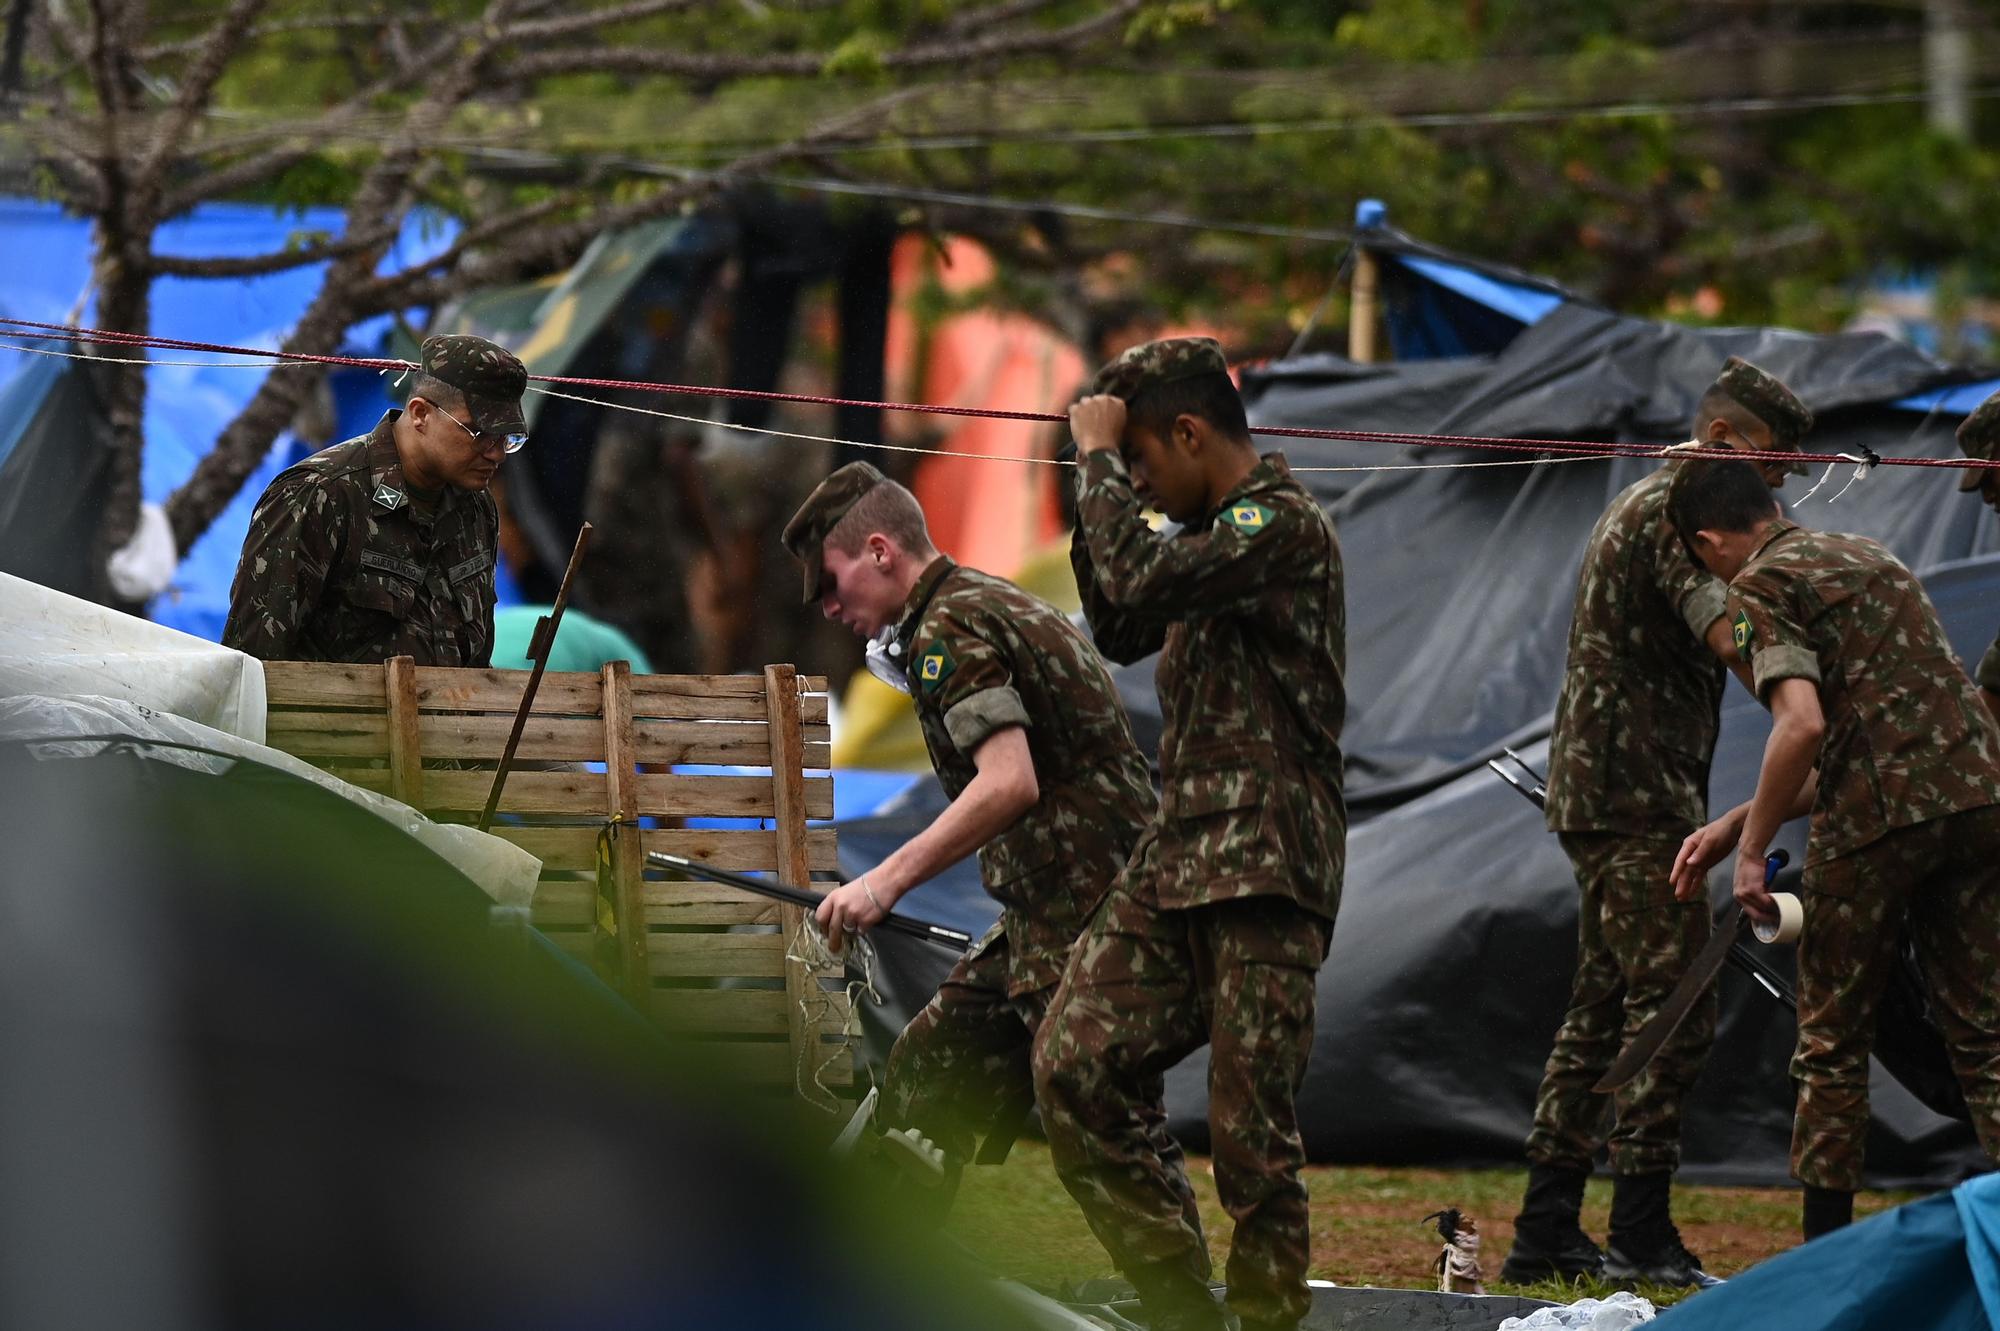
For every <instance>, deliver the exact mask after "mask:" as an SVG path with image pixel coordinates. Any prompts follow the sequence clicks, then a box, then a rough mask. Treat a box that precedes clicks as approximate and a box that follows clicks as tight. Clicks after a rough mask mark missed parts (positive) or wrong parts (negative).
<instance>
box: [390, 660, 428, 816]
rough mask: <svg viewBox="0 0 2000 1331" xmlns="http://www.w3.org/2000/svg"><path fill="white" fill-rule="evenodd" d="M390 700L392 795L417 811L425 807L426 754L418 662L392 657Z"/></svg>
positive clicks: (391, 796)
mask: <svg viewBox="0 0 2000 1331" xmlns="http://www.w3.org/2000/svg"><path fill="white" fill-rule="evenodd" d="M382 670H383V674H384V675H385V676H386V677H387V684H386V687H385V691H386V693H387V694H388V698H389V711H388V719H387V725H388V734H389V795H390V798H392V799H399V800H401V801H402V802H403V803H405V804H407V805H409V806H410V807H411V808H413V809H421V808H423V807H424V750H423V743H422V740H421V738H420V737H419V735H418V732H417V662H416V659H415V658H414V657H409V656H392V657H390V658H389V659H388V661H387V662H385V663H384V664H383V667H382Z"/></svg>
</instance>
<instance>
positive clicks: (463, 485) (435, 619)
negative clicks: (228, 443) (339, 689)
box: [222, 335, 528, 666]
mask: <svg viewBox="0 0 2000 1331" xmlns="http://www.w3.org/2000/svg"><path fill="white" fill-rule="evenodd" d="M527 385H528V372H527V370H526V369H525V368H524V367H523V366H522V364H521V362H520V361H518V360H516V359H515V358H514V356H513V355H512V354H511V353H510V352H508V351H507V350H506V349H505V348H503V347H499V346H496V345H495V344H493V343H491V342H488V341H487V340H486V339H485V338H480V337H470V336H462V335H451V336H439V337H431V338H426V339H425V341H424V344H423V351H422V361H421V367H420V369H419V370H418V372H417V375H416V381H415V383H414V384H412V386H411V389H410V397H409V401H408V403H407V404H406V405H405V406H404V407H403V408H402V409H401V410H400V411H390V412H388V413H386V414H385V415H384V416H383V417H382V419H381V421H380V423H378V424H377V425H376V427H375V429H374V431H373V432H372V433H370V434H366V435H362V436H360V437H358V438H354V439H349V440H348V441H346V442H345V443H340V444H335V445H334V446H333V447H331V448H328V449H324V450H322V451H320V452H318V453H315V454H313V455H312V456H311V457H309V458H307V459H306V460H305V461H303V462H300V463H298V464H297V465H295V466H292V467H288V468H286V469H285V470H284V471H282V472H280V473H278V475H277V476H276V477H275V478H274V479H273V480H272V481H271V484H270V485H269V486H268V487H266V489H265V491H264V494H263V497H262V498H260V499H259V500H258V501H257V508H256V511H255V512H254V513H253V514H252V516H251V519H250V531H249V534H248V535H247V536H245V537H244V540H243V554H242V558H241V560H240V561H239V562H238V564H237V567H236V581H235V583H234V585H233V586H232V587H231V588H230V594H229V619H228V622H227V624H226V625H225V626H224V628H223V631H222V641H223V645H224V646H227V647H234V648H236V649H237V650H238V651H243V652H248V653H249V654H250V655H252V656H256V657H261V658H263V659H264V660H267V661H284V660H290V661H347V662H356V663H362V664H376V663H379V662H382V661H385V660H388V659H389V658H390V657H392V656H410V657H414V658H415V659H416V662H417V664H418V665H428V666H484V665H486V664H488V663H489V661H490V660H491V657H492V653H493V601H494V592H493V565H494V559H495V557H496V551H497V548H498V540H499V517H498V514H497V512H496V510H495V508H494V505H493V498H492V496H491V495H489V494H488V493H487V492H486V488H487V486H488V485H489V484H491V483H492V481H493V478H494V476H495V475H496V474H498V472H499V470H500V464H501V462H502V461H503V460H505V458H506V456H507V455H508V454H509V453H513V452H515V451H517V450H518V449H519V448H520V447H521V446H522V445H523V444H524V443H526V442H527V439H528V427H527V423H526V421H525V420H524V419H523V418H522V415H521V394H522V393H523V392H525V391H526V389H527Z"/></svg>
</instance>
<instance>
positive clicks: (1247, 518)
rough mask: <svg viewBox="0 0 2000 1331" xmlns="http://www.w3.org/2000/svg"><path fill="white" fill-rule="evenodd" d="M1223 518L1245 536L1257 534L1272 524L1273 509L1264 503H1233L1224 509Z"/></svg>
mask: <svg viewBox="0 0 2000 1331" xmlns="http://www.w3.org/2000/svg"><path fill="white" fill-rule="evenodd" d="M1222 520H1223V521H1224V522H1226V523H1228V524H1229V525H1230V526H1232V527H1234V528H1236V530H1238V531H1240V532H1242V533H1243V534H1244V535H1245V536H1255V535H1256V534H1257V533H1258V532H1260V531H1262V530H1264V528H1266V527H1268V526H1269V525H1270V524H1271V510H1270V509H1268V508H1265V507H1264V506H1263V505H1262V504H1231V505H1230V506H1229V507H1227V508H1225V509H1223V510H1222Z"/></svg>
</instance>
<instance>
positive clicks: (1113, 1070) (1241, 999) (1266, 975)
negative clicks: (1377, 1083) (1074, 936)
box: [1035, 885, 1331, 1324]
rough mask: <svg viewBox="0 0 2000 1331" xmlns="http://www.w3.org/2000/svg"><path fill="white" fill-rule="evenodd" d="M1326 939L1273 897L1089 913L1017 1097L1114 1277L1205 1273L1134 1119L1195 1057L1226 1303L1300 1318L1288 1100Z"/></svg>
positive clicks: (1114, 905)
mask: <svg viewBox="0 0 2000 1331" xmlns="http://www.w3.org/2000/svg"><path fill="white" fill-rule="evenodd" d="M1330 937H1331V925H1330V924H1329V923H1328V922H1327V921H1325V920H1323V919H1321V918H1320V917H1318V916H1316V915H1313V914H1311V913H1309V912H1307V911H1305V910H1303V909H1302V908H1300V907H1299V906H1298V905H1296V904H1295V903H1293V902H1291V901H1289V900H1286V899H1283V898H1278V897H1248V898H1243V899H1241V900H1235V901H1226V902H1220V903H1216V904H1212V905H1205V906H1196V907H1193V908H1190V909H1186V910H1162V909H1160V908H1159V907H1157V906H1155V905H1153V904H1152V903H1151V902H1149V901H1147V900H1142V899H1140V898H1138V897H1136V896H1134V895H1133V893H1132V892H1131V891H1129V890H1128V889H1127V887H1125V886H1123V885H1121V886H1119V887H1116V888H1114V889H1112V891H1111V893H1110V895H1109V896H1107V897H1106V898H1105V900H1104V902H1103V903H1102V904H1101V905H1100V906H1099V908H1098V910H1097V913H1096V914H1095V915H1094V916H1092V918H1091V922H1090V926H1089V927H1088V928H1087V929H1086V930H1085V931H1084V935H1083V937H1082V938H1080V939H1078V940H1077V944H1076V946H1075V948H1074V949H1072V950H1071V952H1070V956H1069V964H1068V966H1067V968H1066V969H1065V970H1064V972H1063V978H1062V983H1061V984H1060V985H1058V986H1057V989H1056V996H1055V999H1054V1001H1053V1003H1052V1004H1051V1006H1050V1009H1049V1015H1048V1017H1047V1019H1046V1020H1045V1021H1044V1022H1043V1023H1042V1030H1041V1034H1040V1035H1039V1037H1038V1038H1037V1039H1036V1041H1035V1092H1036V1098H1037V1100H1038V1102H1039V1103H1040V1105H1041V1109H1042V1124H1043V1127H1044V1128H1045V1129H1046V1130H1047V1132H1048V1137H1049V1148H1050V1151H1051V1153H1052V1154H1053V1155H1054V1158H1055V1165H1056V1172H1057V1174H1058V1175H1059V1176H1060V1177H1061V1178H1062V1181H1063V1186H1064V1187H1066V1188H1067V1189H1069V1193H1070V1195H1071V1196H1072V1197H1074V1198H1075V1199H1076V1201H1077V1205H1078V1206H1080V1207H1081V1208H1082V1209H1083V1214H1084V1218H1085V1219H1086V1220H1087V1221H1089V1223H1090V1227H1091V1230H1092V1231H1093V1232H1094V1233H1095V1234H1096V1235H1097V1237H1098V1240H1099V1241H1100V1242H1102V1243H1103V1244H1104V1246H1105V1249H1106V1250H1107V1251H1108V1252H1110V1254H1111V1256H1112V1259H1113V1260H1114V1261H1116V1262H1117V1263H1118V1265H1119V1267H1120V1269H1122V1270H1125V1271H1127V1272H1128V1273H1129V1272H1130V1271H1131V1270H1132V1269H1133V1268H1134V1267H1135V1266H1136V1265H1138V1264H1141V1263H1149V1262H1184V1263H1185V1264H1186V1265H1187V1267H1188V1268H1189V1269H1190V1270H1191V1271H1192V1272H1194V1273H1195V1274H1196V1275H1198V1276H1201V1277H1203V1278H1206V1277H1207V1275H1208V1272H1209V1269H1210V1266H1209V1260H1208V1246H1207V1242H1206V1240H1205V1239H1204V1238H1203V1235H1202V1232H1201V1223H1200V1220H1199V1218H1198V1217H1196V1216H1194V1215H1193V1214H1191V1213H1190V1211H1189V1209H1188V1208H1187V1206H1186V1204H1185V1201H1184V1199H1185V1198H1186V1196H1187V1195H1188V1186H1187V1178H1186V1175H1185V1173H1184V1171H1183V1170H1182V1168H1181V1166H1180V1162H1179V1161H1178V1160H1177V1159H1173V1158H1170V1157H1165V1156H1163V1155H1162V1153H1161V1152H1160V1150H1159V1149H1158V1147H1157V1145H1156V1144H1155V1141H1154V1138H1153V1135H1152V1134H1151V1133H1150V1132H1149V1131H1148V1124H1147V1120H1146V1118H1145V1117H1144V1115H1143V1113H1142V1112H1141V1109H1142V1106H1144V1105H1145V1104H1146V1103H1147V1102H1148V1097H1150V1096H1151V1095H1153V1094H1155V1093H1156V1088H1157V1087H1158V1086H1159V1085H1160V1080H1161V1078H1162V1076H1163V1075H1164V1074H1165V1073H1166V1071H1167V1069H1169V1068H1171V1067H1173V1066H1174V1065H1175V1064H1176V1063H1178V1062H1180V1061H1181V1059H1182V1058H1184V1057H1186V1056H1187V1055H1188V1054H1189V1053H1192V1052H1193V1051H1194V1050H1196V1049H1199V1048H1201V1047H1202V1046H1203V1045H1207V1046H1208V1047H1209V1074H1208V1120H1209V1129H1210V1137H1211V1141H1212V1150H1213V1154H1214V1165H1215V1183H1216V1190H1217V1192H1218V1194H1219V1195H1220V1197H1221V1200H1222V1205H1223V1208H1224V1209H1225V1210H1227V1211H1228V1212H1229V1214H1230V1217H1231V1218H1232V1219H1233V1220H1234V1221H1235V1224H1236V1229H1235V1235H1234V1237H1233V1239H1232V1240H1231V1244H1230V1250H1229V1265H1228V1272H1227V1278H1228V1282H1229V1304H1230V1307H1231V1308H1233V1309H1234V1310H1235V1311H1236V1312H1237V1314H1238V1315H1239V1316H1241V1317H1243V1318H1245V1319H1246V1320H1247V1319H1251V1318H1255V1319H1260V1320H1263V1321H1270V1322H1278V1323H1285V1324H1289V1323H1292V1322H1295V1321H1297V1320H1298V1318H1300V1317H1301V1316H1303V1315H1304V1314H1305V1311H1306V1309H1307V1308H1308V1307H1309V1306H1310V1304H1311V1295H1310V1293H1309V1291H1308V1290H1307V1288H1306V1267H1307V1265H1308V1262H1309V1260H1310V1258H1311V1255H1312V1235H1311V1230H1310V1225H1309V1215H1308V1212H1307V1209H1306V1189H1305V1183H1304V1181H1303V1180H1302V1179H1301V1178H1300V1177H1299V1170H1300V1167H1301V1166H1303V1165H1304V1164H1305V1146H1304V1144H1303V1142H1302V1141H1301V1140H1300V1138H1299V1127H1298V1118H1297V1115H1296V1113H1295V1111H1294V1107H1293V1100H1294V1097H1295V1096H1296V1095H1297V1094H1298V1089H1299V1084H1300V1082H1301V1081H1302V1079H1303V1078H1304V1076H1305V1067H1306V1058H1307V1055H1308V1054H1309V1053H1310V1052H1311V1049H1312V1038H1313V999H1314V989H1315V976H1316V974H1317V972H1318V969H1319V965H1320V963H1321V962H1322V961H1323V960H1324V959H1325V957H1326V948H1327V943H1328V941H1329V939H1330Z"/></svg>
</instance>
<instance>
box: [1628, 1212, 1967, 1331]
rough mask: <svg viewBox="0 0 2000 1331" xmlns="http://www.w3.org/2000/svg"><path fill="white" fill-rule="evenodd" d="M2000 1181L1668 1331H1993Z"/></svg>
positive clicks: (1880, 1222) (1907, 1216) (1734, 1286)
mask: <svg viewBox="0 0 2000 1331" xmlns="http://www.w3.org/2000/svg"><path fill="white" fill-rule="evenodd" d="M1996 1242H2000V1175H1995V1174H1988V1175H1985V1176H1984V1177H1981V1178H1976V1179H1974V1180H1972V1181H1971V1182H1969V1183H1963V1184H1960V1185H1959V1186H1958V1187H1957V1188H1956V1189H1954V1190H1953V1191H1951V1192H1948V1193H1940V1194H1939V1195H1937V1196H1935V1197H1926V1198H1925V1199H1924V1200H1922V1201H1919V1202H1911V1203H1910V1204H1909V1205H1908V1206H1899V1207H1897V1208H1896V1209H1895V1210H1893V1211H1888V1212H1885V1213H1883V1214H1882V1215H1878V1216H1875V1217H1872V1218H1871V1219H1868V1220H1865V1221H1862V1222H1861V1223H1860V1224H1857V1225H1852V1226H1850V1227H1848V1228H1846V1229H1842V1230H1838V1231H1836V1232H1834V1233H1832V1234H1829V1235H1827V1236H1825V1237H1824V1238H1821V1239H1817V1240H1815V1241H1814V1242H1812V1243H1808V1244H1806V1245H1805V1246H1803V1247H1800V1248H1795V1249H1793V1250H1792V1251H1790V1252H1788V1253H1784V1254H1782V1255H1780V1256H1778V1257H1774V1258H1772V1259H1771V1260H1770V1261H1768V1262H1765V1263H1763V1264H1761V1265H1759V1266H1755V1267H1752V1268H1751V1269H1750V1270H1748V1271H1746V1272H1744V1273H1743V1274H1742V1275H1740V1276H1738V1277H1736V1278H1735V1279H1734V1280H1731V1281H1730V1282H1729V1283H1728V1284H1726V1285H1723V1286H1721V1287H1719V1288H1717V1289H1712V1290H1709V1291H1707V1292H1705V1293H1702V1294H1699V1295H1696V1296H1695V1297H1694V1298H1692V1299H1689V1300H1688V1301H1687V1302H1685V1303H1682V1304H1678V1305H1676V1306H1675V1307H1672V1308H1669V1309H1668V1310H1667V1311H1666V1312H1665V1313H1663V1314H1661V1316H1660V1318H1659V1320H1658V1321H1657V1322H1656V1323H1655V1325H1657V1326H1660V1327H1663V1328H1666V1331H1703V1329H1704V1328H1711V1327H1712V1328H1715V1331H1739V1328H1745V1327H1755V1328H1759V1329H1760V1331H1762V1328H1771V1331H1778V1329H1779V1328H1788V1327H1810V1328H1813V1331H1863V1329H1864V1328H1874V1327H1895V1328H1898V1329H1899V1331H1992V1328H1994V1327H2000V1249H1996V1247H1995V1244H1996Z"/></svg>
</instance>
